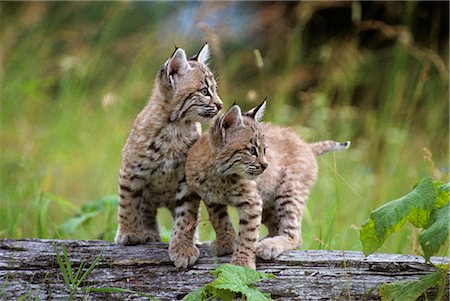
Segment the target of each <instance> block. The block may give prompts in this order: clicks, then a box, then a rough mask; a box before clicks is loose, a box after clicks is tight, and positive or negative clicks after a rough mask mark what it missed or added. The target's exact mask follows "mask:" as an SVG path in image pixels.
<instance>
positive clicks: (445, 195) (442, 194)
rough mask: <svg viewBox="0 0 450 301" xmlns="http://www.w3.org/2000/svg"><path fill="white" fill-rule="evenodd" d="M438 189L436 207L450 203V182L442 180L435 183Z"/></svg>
mask: <svg viewBox="0 0 450 301" xmlns="http://www.w3.org/2000/svg"><path fill="white" fill-rule="evenodd" d="M434 185H435V187H436V191H437V198H436V202H435V206H436V208H440V207H442V206H445V205H447V204H448V203H449V198H450V196H449V194H450V182H449V183H447V184H442V183H440V182H435V183H434Z"/></svg>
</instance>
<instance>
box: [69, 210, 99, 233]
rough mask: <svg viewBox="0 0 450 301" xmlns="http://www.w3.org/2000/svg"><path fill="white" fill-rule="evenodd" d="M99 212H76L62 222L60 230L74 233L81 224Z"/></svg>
mask: <svg viewBox="0 0 450 301" xmlns="http://www.w3.org/2000/svg"><path fill="white" fill-rule="evenodd" d="M98 214H99V212H98V211H93V212H87V213H81V214H77V215H76V216H74V217H72V218H70V219H69V220H68V221H66V222H65V223H64V224H62V225H61V226H60V231H61V232H63V233H75V232H76V231H77V229H78V227H80V226H81V225H82V224H84V223H86V222H88V221H89V220H90V219H93V218H94V217H96V216H97V215H98Z"/></svg>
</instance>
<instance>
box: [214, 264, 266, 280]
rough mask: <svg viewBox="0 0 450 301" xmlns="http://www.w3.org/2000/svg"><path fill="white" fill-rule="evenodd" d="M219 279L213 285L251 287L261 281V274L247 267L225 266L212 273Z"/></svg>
mask: <svg viewBox="0 0 450 301" xmlns="http://www.w3.org/2000/svg"><path fill="white" fill-rule="evenodd" d="M211 273H212V274H213V276H216V277H218V278H217V279H216V280H215V281H214V282H213V283H216V284H219V283H233V284H239V285H249V284H253V283H256V282H258V281H259V279H260V273H259V272H257V271H255V270H252V269H249V268H247V267H242V266H237V265H232V264H224V265H222V266H220V267H218V268H217V269H215V270H214V271H212V272H211Z"/></svg>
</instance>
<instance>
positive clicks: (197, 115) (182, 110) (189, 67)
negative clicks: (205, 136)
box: [158, 44, 223, 123]
mask: <svg viewBox="0 0 450 301" xmlns="http://www.w3.org/2000/svg"><path fill="white" fill-rule="evenodd" d="M208 57H209V48H208V44H205V46H203V48H202V49H201V50H200V52H199V53H198V54H197V55H196V56H194V57H193V58H191V59H189V60H188V59H187V58H186V54H185V52H184V50H183V49H181V48H178V49H176V50H175V52H174V54H173V55H172V57H171V58H170V59H169V60H168V61H167V62H166V63H165V64H164V66H163V67H162V68H161V70H160V72H159V76H158V79H159V88H160V91H161V92H162V93H163V94H166V96H170V97H167V98H168V99H171V100H172V102H171V103H170V104H169V105H170V106H171V114H170V121H171V122H173V121H198V122H202V123H206V122H208V121H210V120H211V119H212V118H213V117H214V116H215V115H216V114H217V113H218V112H219V111H220V109H222V107H223V103H222V100H221V99H220V97H219V95H218V94H217V83H216V81H215V79H214V75H213V74H212V72H211V71H210V70H209V68H208V67H207V66H206V61H207V59H208Z"/></svg>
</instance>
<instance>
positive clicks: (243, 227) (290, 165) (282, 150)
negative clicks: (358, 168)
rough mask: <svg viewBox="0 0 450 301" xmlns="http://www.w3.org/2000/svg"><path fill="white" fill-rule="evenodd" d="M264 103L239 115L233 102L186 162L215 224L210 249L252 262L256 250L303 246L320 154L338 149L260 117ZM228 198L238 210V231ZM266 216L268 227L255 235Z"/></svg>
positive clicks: (268, 255) (267, 253) (266, 253)
mask: <svg viewBox="0 0 450 301" xmlns="http://www.w3.org/2000/svg"><path fill="white" fill-rule="evenodd" d="M264 108H265V102H264V103H263V104H261V105H260V106H258V107H256V108H255V109H253V110H251V111H249V112H247V113H245V114H243V115H241V112H240V109H239V107H237V106H233V107H232V108H231V109H230V111H229V112H227V113H226V114H225V115H224V116H223V117H222V118H220V119H219V120H218V121H217V122H216V123H215V125H214V126H213V127H212V128H211V129H210V130H209V131H208V133H206V134H205V135H203V137H202V138H201V139H200V140H199V141H197V142H196V143H195V144H194V145H193V147H192V148H191V150H190V151H189V153H188V158H187V161H186V178H187V181H188V185H189V189H190V191H192V192H194V193H196V194H198V195H199V196H200V197H201V199H203V201H204V202H205V204H206V205H207V208H208V213H209V218H210V220H211V223H212V224H213V227H214V229H215V231H216V240H215V241H214V242H213V244H212V247H213V250H214V251H215V253H216V254H218V255H224V254H230V253H233V257H232V263H234V264H238V265H244V266H248V267H251V268H255V254H256V255H257V256H259V257H261V258H264V259H272V258H275V257H277V256H278V255H280V254H281V253H282V252H283V251H285V250H289V249H295V248H298V247H299V246H300V244H301V234H300V222H301V217H302V214H303V208H304V204H305V201H306V198H307V196H308V193H309V191H310V189H311V186H312V185H313V183H314V181H315V179H316V176H317V163H316V158H315V155H316V154H318V153H322V152H325V151H327V150H337V149H338V148H339V147H337V146H336V145H337V143H336V142H334V143H329V142H324V143H322V142H318V143H316V144H312V145H311V144H308V143H306V142H304V141H303V140H301V139H300V138H298V136H297V135H295V134H294V133H293V132H292V131H290V130H288V129H286V128H281V127H278V126H275V125H272V124H268V123H259V122H258V119H260V118H261V117H262V113H263V112H264ZM266 146H267V150H266ZM331 146H333V148H330V147H331ZM347 146H348V145H347V144H345V146H342V147H340V148H341V149H343V148H346V147H347ZM227 205H231V206H235V207H237V209H238V212H239V234H238V237H237V238H236V234H235V231H234V230H233V227H232V225H231V223H230V220H229V217H228V214H227V211H226V206H227ZM261 222H263V223H264V224H265V225H266V226H267V228H268V232H269V233H268V236H267V237H266V238H264V239H263V240H261V241H259V242H258V234H259V228H260V224H261ZM235 242H236V243H235Z"/></svg>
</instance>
